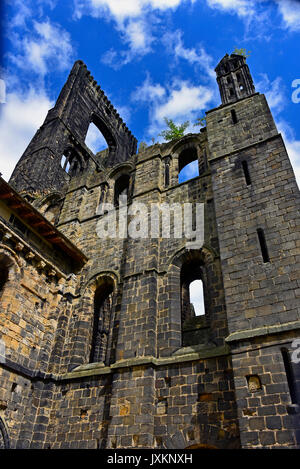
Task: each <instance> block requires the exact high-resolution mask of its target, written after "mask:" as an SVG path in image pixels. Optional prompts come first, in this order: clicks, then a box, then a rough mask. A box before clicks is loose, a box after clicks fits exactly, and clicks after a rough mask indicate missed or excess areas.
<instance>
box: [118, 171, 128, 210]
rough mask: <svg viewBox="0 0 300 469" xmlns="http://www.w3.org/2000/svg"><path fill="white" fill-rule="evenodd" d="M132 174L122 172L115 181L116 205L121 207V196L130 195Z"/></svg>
mask: <svg viewBox="0 0 300 469" xmlns="http://www.w3.org/2000/svg"><path fill="white" fill-rule="evenodd" d="M129 185H130V176H129V175H128V174H122V176H120V177H119V178H118V179H117V180H116V182H115V193H114V205H115V206H116V207H119V204H120V197H122V196H126V197H127V198H128V197H129V195H130V194H129Z"/></svg>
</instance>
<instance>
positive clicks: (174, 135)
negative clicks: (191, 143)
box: [159, 117, 190, 141]
mask: <svg viewBox="0 0 300 469" xmlns="http://www.w3.org/2000/svg"><path fill="white" fill-rule="evenodd" d="M164 121H165V123H166V124H167V126H168V127H169V128H168V129H167V130H163V131H162V132H161V133H160V134H159V136H161V137H163V138H164V139H165V140H167V141H171V140H178V139H179V138H181V137H183V136H184V131H185V130H186V128H187V127H188V126H189V125H190V122H189V121H186V122H184V123H183V124H180V125H176V124H175V123H174V122H173V121H172V119H168V118H167V117H165V118H164Z"/></svg>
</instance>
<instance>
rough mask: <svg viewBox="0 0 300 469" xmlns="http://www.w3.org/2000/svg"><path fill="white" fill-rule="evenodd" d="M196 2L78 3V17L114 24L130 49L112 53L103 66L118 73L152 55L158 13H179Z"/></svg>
mask: <svg viewBox="0 0 300 469" xmlns="http://www.w3.org/2000/svg"><path fill="white" fill-rule="evenodd" d="M195 1H196V0H127V1H126V2H125V1H124V2H123V1H119V0H74V17H75V18H77V19H80V18H81V17H82V15H84V14H86V15H91V16H93V17H95V18H100V17H101V18H106V19H107V20H113V21H114V22H115V27H116V29H117V30H118V31H119V33H120V34H121V36H122V40H123V42H125V43H126V44H127V46H128V47H127V49H126V50H123V51H118V52H117V51H115V50H114V49H110V50H109V51H107V52H106V53H105V54H104V55H103V57H102V59H101V60H102V62H103V63H105V64H106V65H110V66H111V67H113V68H115V69H118V68H120V67H121V66H123V65H125V64H127V63H128V62H130V61H131V60H132V59H133V58H136V57H142V56H144V55H146V54H148V53H149V52H151V51H152V44H153V42H154V41H155V37H154V34H153V23H154V24H155V23H156V21H157V20H156V18H155V12H157V13H158V14H159V13H162V12H164V11H167V10H170V9H175V8H177V7H178V6H179V5H181V4H184V3H186V4H193V3H194V2H195Z"/></svg>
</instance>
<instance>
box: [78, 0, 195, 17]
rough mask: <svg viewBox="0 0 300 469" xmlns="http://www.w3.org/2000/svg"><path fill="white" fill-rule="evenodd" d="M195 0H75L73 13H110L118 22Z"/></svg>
mask: <svg viewBox="0 0 300 469" xmlns="http://www.w3.org/2000/svg"><path fill="white" fill-rule="evenodd" d="M194 1H196V0H126V1H124V0H121V1H120V0H75V14H76V16H77V17H79V18H80V17H81V16H82V14H84V13H85V12H86V11H88V12H90V14H92V15H93V16H96V17H99V16H103V15H105V14H110V15H111V16H112V17H113V18H115V19H116V21H118V22H120V21H121V22H122V21H124V20H125V19H126V18H137V17H139V16H141V15H142V14H144V13H145V12H146V11H149V10H160V11H165V10H168V9H172V8H176V7H178V6H179V5H180V4H181V3H185V2H190V3H194Z"/></svg>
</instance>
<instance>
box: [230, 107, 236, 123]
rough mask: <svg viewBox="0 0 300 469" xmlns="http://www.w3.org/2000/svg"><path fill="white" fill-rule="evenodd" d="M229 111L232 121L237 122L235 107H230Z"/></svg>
mask: <svg viewBox="0 0 300 469" xmlns="http://www.w3.org/2000/svg"><path fill="white" fill-rule="evenodd" d="M230 112H231V119H232V123H233V124H237V122H238V118H237V115H236V111H235V109H232V110H231V111H230Z"/></svg>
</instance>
